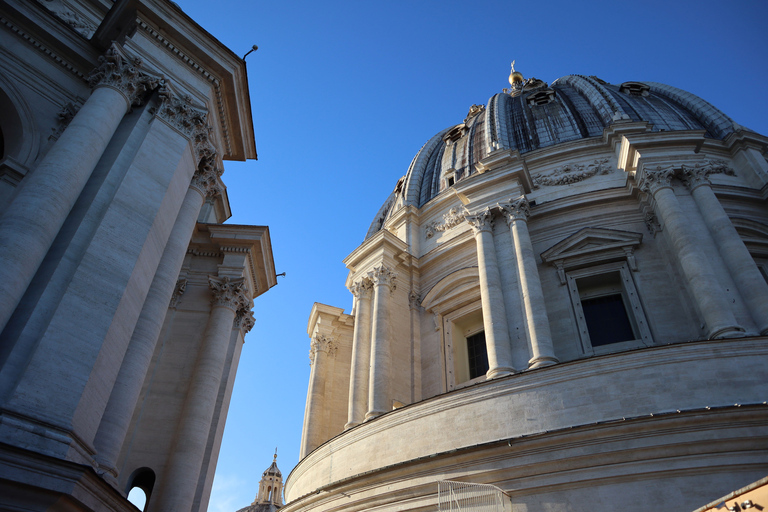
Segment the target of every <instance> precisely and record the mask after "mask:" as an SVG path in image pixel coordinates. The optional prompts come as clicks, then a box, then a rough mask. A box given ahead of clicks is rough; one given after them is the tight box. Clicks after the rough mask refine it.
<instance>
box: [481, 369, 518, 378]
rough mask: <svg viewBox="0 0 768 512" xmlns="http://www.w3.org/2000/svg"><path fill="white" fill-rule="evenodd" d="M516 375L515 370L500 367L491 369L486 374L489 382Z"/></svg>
mask: <svg viewBox="0 0 768 512" xmlns="http://www.w3.org/2000/svg"><path fill="white" fill-rule="evenodd" d="M513 373H515V369H514V368H512V367H509V366H499V367H497V368H491V369H490V370H488V371H487V372H486V374H485V378H486V379H487V380H491V379H498V378H500V377H506V376H507V375H512V374H513Z"/></svg>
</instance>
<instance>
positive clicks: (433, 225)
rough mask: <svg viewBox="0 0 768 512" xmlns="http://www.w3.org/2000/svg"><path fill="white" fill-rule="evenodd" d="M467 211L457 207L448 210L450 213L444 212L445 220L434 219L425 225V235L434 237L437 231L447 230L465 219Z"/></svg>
mask: <svg viewBox="0 0 768 512" xmlns="http://www.w3.org/2000/svg"><path fill="white" fill-rule="evenodd" d="M465 216H466V211H462V210H459V209H458V208H456V207H453V208H451V209H450V210H448V213H444V214H443V222H442V223H441V222H438V221H433V222H430V223H429V224H427V225H426V226H424V231H425V237H426V238H432V237H433V236H435V231H447V230H449V229H451V228H453V227H455V226H458V225H459V224H461V223H462V221H464V217H465Z"/></svg>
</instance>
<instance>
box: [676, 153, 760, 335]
mask: <svg viewBox="0 0 768 512" xmlns="http://www.w3.org/2000/svg"><path fill="white" fill-rule="evenodd" d="M718 170H719V171H722V169H718V168H716V167H715V166H714V165H713V164H711V163H709V164H708V165H705V166H683V174H684V176H685V180H686V184H687V185H688V187H689V188H690V190H691V195H692V196H693V199H694V201H696V205H697V206H698V207H699V211H700V212H701V216H702V217H703V218H704V223H705V224H706V225H707V228H708V229H709V232H710V233H711V234H712V237H713V238H714V240H715V243H716V245H717V248H718V250H719V251H720V256H721V257H722V258H723V261H725V265H726V266H727V267H728V270H729V271H730V273H731V277H733V280H734V282H735V283H736V286H737V287H738V289H739V293H740V294H741V296H742V297H743V298H744V301H745V302H746V306H747V309H748V310H749V313H750V314H751V315H752V319H753V320H754V321H755V324H756V325H757V328H758V331H759V332H760V334H762V335H766V334H768V283H766V282H765V279H763V276H762V275H761V274H760V270H759V269H758V268H757V265H756V264H755V260H754V259H753V258H752V255H751V254H749V250H748V249H747V247H746V246H745V245H744V241H743V240H742V239H741V237H740V236H739V233H738V232H737V231H736V228H735V227H734V226H733V223H732V222H731V219H730V217H728V214H727V213H726V212H725V210H724V209H723V205H721V204H720V201H719V200H718V199H717V196H715V193H714V192H713V191H712V187H711V183H710V182H709V178H708V177H707V176H708V175H709V174H711V173H713V172H716V171H718Z"/></svg>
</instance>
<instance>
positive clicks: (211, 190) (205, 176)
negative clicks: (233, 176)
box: [190, 159, 223, 197]
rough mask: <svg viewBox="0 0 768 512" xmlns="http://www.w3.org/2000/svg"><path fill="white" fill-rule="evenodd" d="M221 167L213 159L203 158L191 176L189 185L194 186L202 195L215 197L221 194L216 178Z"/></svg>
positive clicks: (220, 171) (220, 172) (219, 173)
mask: <svg viewBox="0 0 768 512" xmlns="http://www.w3.org/2000/svg"><path fill="white" fill-rule="evenodd" d="M222 172H223V169H222V168H221V167H220V166H218V165H217V164H216V162H215V161H214V160H213V159H206V160H203V161H202V162H201V163H200V165H199V166H198V168H197V171H195V174H194V176H192V182H191V183H190V186H192V187H194V188H196V189H197V190H199V191H200V193H201V194H202V195H203V196H204V197H216V196H217V195H219V194H221V187H219V181H218V178H219V176H221V174H222Z"/></svg>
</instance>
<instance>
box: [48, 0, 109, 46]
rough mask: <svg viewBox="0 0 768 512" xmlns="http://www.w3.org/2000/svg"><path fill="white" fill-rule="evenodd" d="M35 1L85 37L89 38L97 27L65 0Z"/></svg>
mask: <svg viewBox="0 0 768 512" xmlns="http://www.w3.org/2000/svg"><path fill="white" fill-rule="evenodd" d="M37 3H38V4H40V5H42V6H43V7H44V8H45V9H46V10H47V11H48V12H50V13H51V14H53V15H54V16H56V17H57V18H58V19H60V20H61V21H63V22H64V23H66V24H67V25H69V26H70V27H72V28H73V29H74V30H75V32H77V33H78V34H80V35H81V36H83V37H84V38H86V39H90V38H91V36H93V34H94V33H95V32H96V29H97V28H98V27H97V26H96V25H95V24H94V23H92V22H90V21H89V20H87V19H86V18H85V16H83V15H81V14H80V13H78V12H76V11H75V10H74V9H73V7H72V6H71V5H69V3H68V2H66V1H65V0H37Z"/></svg>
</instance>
